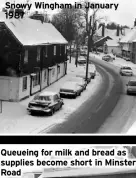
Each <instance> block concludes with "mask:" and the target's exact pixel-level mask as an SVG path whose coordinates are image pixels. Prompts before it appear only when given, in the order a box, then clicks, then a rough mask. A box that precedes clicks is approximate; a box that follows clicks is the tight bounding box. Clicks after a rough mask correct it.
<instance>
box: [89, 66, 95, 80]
mask: <svg viewBox="0 0 136 178" xmlns="http://www.w3.org/2000/svg"><path fill="white" fill-rule="evenodd" d="M88 72H89V73H90V75H91V78H92V79H94V78H95V76H96V67H95V65H94V64H89V65H88Z"/></svg>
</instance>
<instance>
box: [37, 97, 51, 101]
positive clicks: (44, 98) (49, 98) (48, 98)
mask: <svg viewBox="0 0 136 178" xmlns="http://www.w3.org/2000/svg"><path fill="white" fill-rule="evenodd" d="M34 100H39V101H51V96H35V97H34Z"/></svg>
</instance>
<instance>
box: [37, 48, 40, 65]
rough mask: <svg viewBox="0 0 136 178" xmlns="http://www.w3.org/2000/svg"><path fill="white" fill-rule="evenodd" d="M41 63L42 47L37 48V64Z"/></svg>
mask: <svg viewBox="0 0 136 178" xmlns="http://www.w3.org/2000/svg"><path fill="white" fill-rule="evenodd" d="M38 61H40V47H37V62H38Z"/></svg>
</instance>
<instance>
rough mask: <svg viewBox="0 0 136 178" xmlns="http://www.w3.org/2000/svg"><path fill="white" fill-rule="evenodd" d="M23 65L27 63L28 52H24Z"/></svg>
mask: <svg viewBox="0 0 136 178" xmlns="http://www.w3.org/2000/svg"><path fill="white" fill-rule="evenodd" d="M24 63H28V50H25V56H24Z"/></svg>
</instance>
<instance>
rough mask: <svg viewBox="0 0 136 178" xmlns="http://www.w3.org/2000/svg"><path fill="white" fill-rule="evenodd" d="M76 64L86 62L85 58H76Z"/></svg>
mask: <svg viewBox="0 0 136 178" xmlns="http://www.w3.org/2000/svg"><path fill="white" fill-rule="evenodd" d="M78 64H79V65H85V64H86V58H80V57H79V58H78Z"/></svg>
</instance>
